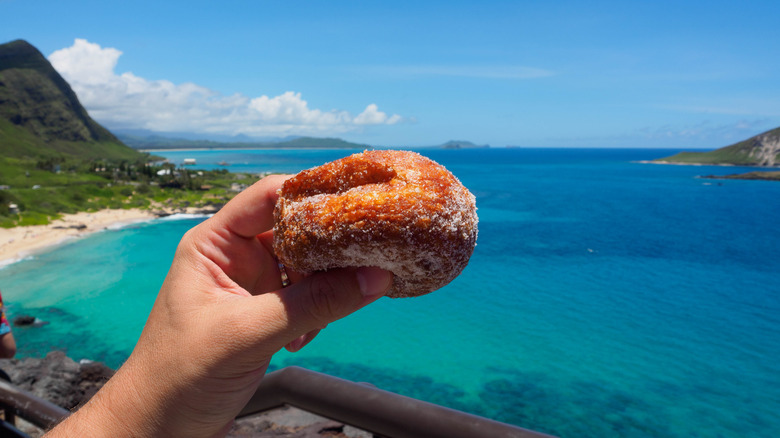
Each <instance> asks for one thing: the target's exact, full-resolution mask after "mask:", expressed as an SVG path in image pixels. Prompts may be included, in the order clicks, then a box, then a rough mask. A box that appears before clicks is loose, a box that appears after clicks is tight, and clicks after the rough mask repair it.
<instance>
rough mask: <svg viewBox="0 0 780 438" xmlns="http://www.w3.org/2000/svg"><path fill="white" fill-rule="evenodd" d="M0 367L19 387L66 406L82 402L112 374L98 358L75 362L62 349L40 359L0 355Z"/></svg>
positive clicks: (112, 371)
mask: <svg viewBox="0 0 780 438" xmlns="http://www.w3.org/2000/svg"><path fill="white" fill-rule="evenodd" d="M0 369H3V370H4V371H5V372H6V373H8V375H9V376H10V377H11V382H12V383H13V384H14V385H16V386H17V387H19V388H20V389H23V390H25V391H27V392H31V393H33V394H35V395H36V396H38V397H41V398H43V399H46V400H49V401H50V402H52V403H54V404H56V405H58V406H61V407H63V408H65V409H68V410H72V409H74V408H76V407H78V406H80V405H82V404H84V403H85V402H86V401H87V400H89V398H90V397H92V396H93V395H94V394H95V392H97V390H98V389H100V387H102V386H103V384H104V383H105V382H107V381H108V379H109V378H110V377H111V376H112V375H113V374H114V370H112V369H111V368H109V367H107V366H105V365H104V364H102V363H99V362H90V363H86V364H78V363H76V362H74V361H73V359H70V358H69V357H67V356H66V355H65V353H64V352H62V351H52V352H50V353H49V354H47V355H46V357H44V358H43V359H37V358H25V359H2V360H0Z"/></svg>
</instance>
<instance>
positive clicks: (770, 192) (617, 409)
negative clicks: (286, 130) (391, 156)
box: [0, 148, 780, 438]
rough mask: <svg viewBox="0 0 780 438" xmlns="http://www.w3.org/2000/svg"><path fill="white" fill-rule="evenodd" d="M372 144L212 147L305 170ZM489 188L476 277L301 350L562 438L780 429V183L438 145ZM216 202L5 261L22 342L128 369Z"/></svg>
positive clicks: (576, 155)
mask: <svg viewBox="0 0 780 438" xmlns="http://www.w3.org/2000/svg"><path fill="white" fill-rule="evenodd" d="M351 152H354V151H345V150H300V151H291V150H251V151H248V150H202V151H166V152H158V153H157V154H158V155H163V156H165V157H168V158H169V159H171V160H172V161H174V162H178V163H181V162H182V161H183V159H184V158H195V159H197V161H198V166H196V167H200V168H219V167H222V166H220V164H218V163H220V162H227V163H229V164H230V165H229V166H228V167H226V168H227V169H229V170H230V171H236V172H268V171H278V172H297V171H299V170H302V169H305V168H308V167H311V166H314V165H317V164H321V163H323V162H325V161H329V160H332V159H335V158H339V157H341V156H345V155H347V154H349V153H351ZM420 152H421V153H423V154H424V155H427V156H429V157H430V158H432V159H434V160H436V161H438V162H439V163H441V164H443V165H445V166H446V167H447V168H448V169H450V170H451V171H452V172H453V173H454V174H455V175H456V176H457V177H458V178H459V179H460V180H461V181H462V182H463V183H464V185H466V186H467V187H468V188H469V189H470V190H471V191H472V192H473V193H474V195H475V196H476V198H477V206H478V208H479V210H478V214H479V218H480V223H479V238H478V243H477V248H476V250H475V252H474V255H473V257H472V259H471V262H470V264H469V266H468V267H467V268H466V270H465V271H464V272H463V274H462V275H461V276H460V277H458V278H457V279H456V280H455V281H453V282H452V283H451V284H450V285H448V286H446V287H445V288H443V289H441V290H439V291H437V292H434V293H432V294H429V295H426V296H423V297H419V298H414V299H397V300H391V299H387V298H386V299H382V300H380V301H379V302H377V303H375V304H373V305H371V306H369V307H367V308H365V309H362V310H361V311H360V312H358V313H356V314H354V315H351V316H350V317H348V318H346V319H344V320H341V321H339V322H337V323H334V324H331V325H330V326H329V327H328V328H327V329H326V330H324V331H323V332H322V333H320V335H319V336H318V337H317V339H316V340H315V341H314V342H312V343H311V344H310V345H308V346H306V347H305V348H304V349H303V350H302V351H300V352H298V353H294V354H293V353H289V352H286V351H284V352H281V353H279V354H277V355H276V356H275V357H274V360H273V362H272V366H273V367H274V368H279V367H284V366H287V365H299V366H303V367H306V368H310V369H314V370H317V371H322V372H325V373H329V374H332V375H336V376H340V377H344V378H347V379H350V380H355V381H365V382H371V383H373V384H374V385H376V386H378V387H380V388H383V389H387V390H390V391H394V392H398V393H401V394H405V395H408V396H411V397H415V398H420V399H424V400H427V401H431V402H434V403H438V404H442V405H445V406H450V407H453V408H456V409H461V410H465V411H467V412H471V413H475V414H478V415H483V416H487V417H489V418H493V419H496V420H499V421H504V422H508V423H512V424H516V425H519V426H522V427H526V428H530V429H534V430H538V431H542V432H546V433H550V434H555V435H558V436H560V437H713V438H714V437H719V438H732V437H734V438H736V437H740V438H742V437H776V436H780V415H778V412H780V281H778V274H780V227H778V223H780V221H778V218H780V183H777V182H771V181H736V180H710V179H701V178H697V176H699V175H707V174H727V173H737V172H742V171H748V170H752V169H747V168H739V167H714V166H669V165H654V164H645V163H641V162H640V161H642V160H651V159H654V158H660V157H664V156H668V155H671V154H672V153H674V152H676V151H670V150H652V149H650V150H648V149H531V148H529V149H525V148H518V149H473V150H420ZM202 220H203V218H202V217H172V218H168V219H167V220H154V221H150V222H146V223H141V224H134V225H131V226H127V227H124V228H119V229H114V230H108V231H105V232H100V233H96V234H94V235H91V236H90V237H87V238H84V239H80V240H76V241H73V242H70V243H67V244H64V245H62V246H60V247H58V248H56V249H53V250H51V251H48V252H45V253H41V254H39V255H36V256H35V257H32V258H29V259H27V260H24V261H21V262H18V263H15V264H12V265H8V266H5V267H3V268H2V269H0V289H1V290H2V293H3V298H4V300H5V301H6V305H7V312H8V314H9V317H11V318H13V317H14V316H17V315H22V314H26V315H33V316H36V317H37V318H39V319H40V320H44V321H47V322H48V324H46V325H43V326H41V327H32V328H16V329H15V334H16V337H17V342H18V345H19V356H20V357H25V356H34V357H40V356H43V355H45V354H46V352H48V351H49V350H51V349H62V350H65V351H67V353H68V355H70V356H71V357H72V358H74V359H76V360H79V359H82V358H88V359H92V360H98V361H104V362H106V363H107V364H108V365H110V366H112V367H118V366H119V365H120V364H121V363H122V362H123V360H124V359H125V358H126V357H127V356H128V355H129V354H130V352H131V350H132V347H133V345H134V343H135V341H136V340H137V338H138V336H139V334H140V332H141V329H142V328H143V325H144V321H145V319H146V317H147V315H148V313H149V310H150V308H151V306H152V303H153V301H154V298H155V295H156V293H157V291H158V289H159V287H160V285H161V283H162V281H163V278H164V276H165V273H166V271H167V268H168V266H169V263H170V262H171V260H172V257H173V253H174V251H175V248H176V244H177V243H178V240H179V239H180V238H181V236H182V235H183V234H184V232H185V231H186V230H188V229H189V228H191V227H192V226H194V225H196V224H197V223H199V221H202Z"/></svg>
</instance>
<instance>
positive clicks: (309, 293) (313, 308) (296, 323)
mask: <svg viewBox="0 0 780 438" xmlns="http://www.w3.org/2000/svg"><path fill="white" fill-rule="evenodd" d="M392 282H393V274H392V273H391V272H388V271H385V270H383V269H380V268H374V267H364V268H357V269H335V270H331V271H326V272H319V273H316V274H313V275H311V276H309V277H306V278H305V279H303V280H302V281H300V282H299V283H295V284H293V285H292V286H289V287H287V288H284V289H282V290H280V291H277V292H276V293H275V294H276V295H277V296H278V298H279V303H280V304H281V306H282V308H281V309H278V310H279V312H280V313H281V315H279V313H277V315H279V316H282V318H283V319H284V320H285V322H286V324H283V325H282V326H281V327H280V326H277V327H278V329H279V330H281V333H278V336H279V338H278V339H279V340H280V341H282V343H281V345H279V348H281V347H282V346H283V345H285V344H288V343H289V342H291V341H293V340H295V339H296V338H299V337H301V336H303V335H305V334H307V333H309V332H312V331H315V330H318V329H321V328H324V327H325V326H327V325H328V324H330V323H331V322H333V321H336V320H339V319H341V318H343V317H345V316H347V315H349V314H351V313H353V312H354V311H356V310H358V309H360V308H361V307H363V306H365V305H367V304H369V303H371V302H373V301H376V300H377V299H379V298H380V297H382V296H384V295H385V294H386V293H387V291H388V290H389V289H390V285H391V284H392Z"/></svg>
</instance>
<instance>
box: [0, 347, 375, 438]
mask: <svg viewBox="0 0 780 438" xmlns="http://www.w3.org/2000/svg"><path fill="white" fill-rule="evenodd" d="M0 369H2V370H4V371H5V372H6V373H8V375H9V377H10V378H11V383H13V384H14V385H15V386H17V387H18V388H20V389H22V390H24V391H27V392H31V393H33V394H35V395H36V396H38V397H40V398H43V399H45V400H48V401H50V402H52V403H54V404H56V405H58V406H61V407H63V408H65V409H68V410H71V411H72V410H75V409H77V408H78V407H79V406H81V405H83V404H84V403H86V402H87V400H89V399H90V398H91V397H92V396H93V395H95V393H96V392H97V391H98V390H99V389H100V388H101V387H102V386H103V385H104V384H105V383H106V382H107V381H108V379H110V378H111V376H113V375H114V370H112V369H111V368H109V367H107V366H106V365H104V364H103V363H100V362H93V361H90V360H82V361H80V362H75V361H74V360H73V359H71V358H69V357H67V356H66V355H65V353H64V352H62V351H53V352H50V353H49V354H47V355H46V357H44V358H42V359H39V358H25V359H0ZM21 423H23V424H24V425H25V427H24V428H22V429H23V431H24V432H25V433H27V434H28V435H30V436H31V437H37V436H41V435H42V434H43V432H42V431H40V430H37V428H35V427H34V426H32V425H29V424H28V423H25V422H21ZM227 436H228V437H287V438H309V437H317V438H320V437H331V438H371V437H372V435H371V434H370V433H368V432H365V431H362V430H359V429H356V428H354V427H351V426H346V425H344V424H342V423H338V422H335V421H331V420H328V419H326V418H323V417H320V416H317V415H314V414H311V413H309V412H306V411H302V410H300V409H297V408H294V407H282V408H278V409H273V410H271V411H268V412H264V413H260V414H257V415H252V416H250V417H246V418H241V419H238V420H236V422H235V424H234V427H233V430H231V431H230V433H229V434H228V435H227Z"/></svg>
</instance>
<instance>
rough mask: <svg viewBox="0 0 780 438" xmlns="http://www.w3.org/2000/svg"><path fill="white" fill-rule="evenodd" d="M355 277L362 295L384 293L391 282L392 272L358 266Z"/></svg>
mask: <svg viewBox="0 0 780 438" xmlns="http://www.w3.org/2000/svg"><path fill="white" fill-rule="evenodd" d="M355 277H357V281H358V285H359V286H360V293H362V294H363V296H364V297H373V296H376V295H384V294H385V293H387V290H388V289H390V284H392V282H393V274H392V272H389V271H385V270H384V269H381V268H374V267H368V268H359V269H358V270H357V271H355Z"/></svg>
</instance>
